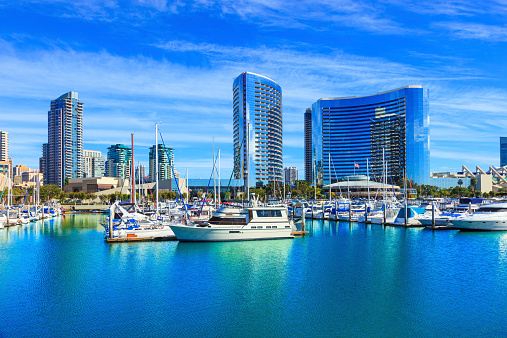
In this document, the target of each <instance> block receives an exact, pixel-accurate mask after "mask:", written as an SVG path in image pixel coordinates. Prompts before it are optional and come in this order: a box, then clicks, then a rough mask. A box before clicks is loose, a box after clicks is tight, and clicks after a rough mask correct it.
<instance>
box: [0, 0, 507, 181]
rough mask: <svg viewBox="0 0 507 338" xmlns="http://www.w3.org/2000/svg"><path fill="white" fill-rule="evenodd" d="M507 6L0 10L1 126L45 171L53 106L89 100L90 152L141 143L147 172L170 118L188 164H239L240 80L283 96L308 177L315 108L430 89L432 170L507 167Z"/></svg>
mask: <svg viewBox="0 0 507 338" xmlns="http://www.w3.org/2000/svg"><path fill="white" fill-rule="evenodd" d="M506 23H507V1H506V0H497V1H482V2H478V1H439V0H435V1H429V2H424V1H412V0H383V1H376V2H369V1H349V0H309V1H304V2H287V1H281V0H269V1H268V0H235V1H229V0H222V1H211V0H194V1H167V0H137V1H136V0H102V1H98V0H97V1H96V0H28V1H23V0H18V1H12V0H0V65H1V67H0V116H1V120H0V121H1V122H0V130H5V131H8V132H9V134H10V135H9V136H10V155H11V156H12V157H13V158H14V162H15V164H19V163H21V164H25V165H28V166H30V167H35V168H38V158H39V157H40V156H41V147H42V143H43V142H46V141H47V111H48V109H49V103H50V101H51V100H52V99H55V98H57V97H58V96H60V95H61V94H63V93H65V92H68V91H71V90H73V91H77V92H78V93H79V97H80V99H81V101H83V102H84V103H85V106H84V148H85V149H92V150H101V151H102V152H103V153H104V154H105V152H106V149H107V147H108V146H110V145H111V144H116V143H124V144H129V142H130V134H131V133H132V132H133V133H134V137H135V144H136V149H135V154H136V157H137V158H136V162H137V161H141V162H142V163H144V164H147V159H148V147H149V146H150V145H152V144H153V143H154V123H155V122H161V125H160V128H161V131H162V134H163V136H164V139H165V142H166V145H168V146H171V147H174V152H175V164H176V165H175V166H176V170H179V171H180V172H182V173H184V172H185V170H186V169H188V170H189V174H190V177H193V178H197V177H203V178H205V177H209V174H210V172H211V163H212V138H213V137H214V138H215V147H216V148H220V149H221V152H222V162H221V167H222V175H223V177H226V176H228V175H229V174H230V171H231V169H232V82H233V79H234V78H235V77H236V76H238V75H239V74H240V73H241V72H243V71H250V72H255V73H259V74H262V75H265V76H267V77H269V78H271V79H273V80H275V81H276V82H277V83H278V84H280V86H281V87H282V91H283V112H284V165H285V166H296V167H298V168H299V169H300V172H299V175H300V177H303V176H304V172H303V113H304V111H305V109H306V108H307V107H310V106H311V104H312V103H313V102H315V101H316V100H317V99H319V98H321V97H334V96H353V95H355V96H361V95H371V94H374V93H377V92H381V91H385V90H390V89H394V88H399V87H402V86H405V85H422V86H423V88H428V89H429V90H430V121H431V122H430V133H431V136H430V140H431V170H432V171H448V170H452V171H456V170H461V165H462V164H465V165H467V166H468V167H469V168H471V169H472V168H475V166H476V165H479V166H481V167H483V169H486V168H487V167H488V166H489V165H499V137H500V136H507V131H506V127H507V118H506V117H507V83H506V81H505V80H506V78H507V76H506V75H507V65H506V62H505V55H507V53H506V51H507V48H506V45H507V25H506Z"/></svg>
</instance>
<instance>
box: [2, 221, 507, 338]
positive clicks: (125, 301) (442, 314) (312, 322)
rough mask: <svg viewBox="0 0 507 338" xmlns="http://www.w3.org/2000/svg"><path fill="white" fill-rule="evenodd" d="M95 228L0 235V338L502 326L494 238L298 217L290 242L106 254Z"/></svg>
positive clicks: (405, 332) (499, 249)
mask: <svg viewBox="0 0 507 338" xmlns="http://www.w3.org/2000/svg"><path fill="white" fill-rule="evenodd" d="M103 219H104V216H102V215H97V214H79V213H76V214H69V215H66V216H65V218H63V217H55V218H52V219H50V220H44V221H38V222H34V223H30V224H28V225H25V226H18V227H11V228H6V229H2V230H0V268H1V272H2V273H1V274H0V281H1V282H0V292H1V293H2V298H1V299H0V311H1V313H4V314H9V315H7V316H4V317H3V319H2V322H1V323H0V336H2V337H33V336H46V337H48V336H51V337H68V335H69V334H70V333H72V335H75V336H101V335H104V332H114V333H115V335H118V336H152V337H154V336H173V337H195V336H228V337H231V336H333V335H337V334H339V335H343V336H362V337H364V336H384V337H393V336H398V337H400V336H431V337H447V336H451V335H452V336H484V337H486V336H487V337H492V336H502V335H503V334H504V330H503V328H505V326H506V325H507V319H505V317H504V316H501V315H500V316H499V315H498V314H501V313H503V312H504V310H505V308H506V307H507V295H506V294H505V292H504V286H505V283H506V282H507V280H506V279H505V274H503V272H502V271H505V269H507V256H505V254H504V253H505V248H506V247H507V233H505V232H480V233H477V232H476V233H463V232H460V231H429V230H426V229H424V228H401V227H383V226H381V225H375V224H371V225H365V224H363V223H357V222H355V223H348V222H337V221H329V220H308V219H307V220H306V230H307V231H308V232H309V233H308V234H307V235H306V236H305V237H296V238H293V239H281V240H270V241H242V242H220V243H216V242H215V243H184V242H178V241H167V242H142V243H117V244H115V245H109V244H107V243H106V242H105V241H103V239H102V236H103V230H104V229H103V227H102V226H100V225H99V224H100V222H101V221H102V220H103ZM273 276H276V277H273ZM472 313H473V319H474V320H470V318H471V314H472ZM105 314H113V315H112V316H105ZM108 318H110V319H108ZM274 318H276V320H274ZM295 320H297V321H298V325H297V326H296V325H293V324H292V323H293V322H294V321H295Z"/></svg>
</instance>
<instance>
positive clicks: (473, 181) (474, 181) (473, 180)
mask: <svg viewBox="0 0 507 338" xmlns="http://www.w3.org/2000/svg"><path fill="white" fill-rule="evenodd" d="M470 184H471V185H473V187H474V190H475V189H477V187H476V186H477V179H476V178H475V177H472V179H471V180H470Z"/></svg>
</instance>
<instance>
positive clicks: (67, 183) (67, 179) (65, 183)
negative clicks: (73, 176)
mask: <svg viewBox="0 0 507 338" xmlns="http://www.w3.org/2000/svg"><path fill="white" fill-rule="evenodd" d="M63 185H69V178H68V177H65V182H64V183H63Z"/></svg>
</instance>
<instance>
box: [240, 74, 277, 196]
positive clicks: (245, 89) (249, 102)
mask: <svg viewBox="0 0 507 338" xmlns="http://www.w3.org/2000/svg"><path fill="white" fill-rule="evenodd" d="M232 90H233V125H234V130H233V144H234V164H235V165H234V176H235V178H236V179H242V180H243V181H244V182H245V183H244V184H245V185H246V184H248V186H249V187H254V186H257V185H262V184H267V183H270V182H279V183H281V182H282V176H283V175H282V174H283V141H282V89H281V88H280V86H279V85H278V84H277V83H276V82H275V81H273V80H271V79H269V78H267V77H265V76H262V75H258V74H254V73H249V72H245V73H242V74H241V75H239V76H238V77H237V78H236V79H235V80H234V83H233V86H232ZM247 148H248V149H247ZM247 154H248V156H247ZM247 178H248V182H247Z"/></svg>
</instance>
